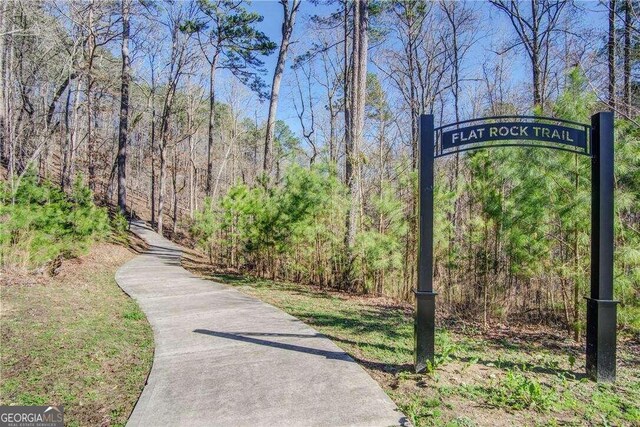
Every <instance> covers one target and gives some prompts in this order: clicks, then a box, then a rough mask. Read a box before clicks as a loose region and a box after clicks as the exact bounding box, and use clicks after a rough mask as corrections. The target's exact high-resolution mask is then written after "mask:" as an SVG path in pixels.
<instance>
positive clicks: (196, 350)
mask: <svg viewBox="0 0 640 427" xmlns="http://www.w3.org/2000/svg"><path fill="white" fill-rule="evenodd" d="M132 231H134V232H135V233H136V234H138V235H139V236H140V237H142V238H143V239H144V240H146V241H147V243H148V244H149V247H150V250H149V251H148V252H147V253H145V254H144V255H140V256H138V257H136V258H134V259H133V260H131V261H129V262H128V263H126V264H125V265H124V266H122V267H121V268H120V269H119V270H118V272H117V273H116V280H117V282H118V284H119V285H120V287H121V288H122V289H123V290H124V291H125V292H126V293H127V294H129V295H130V296H132V297H133V298H134V299H135V300H136V301H137V302H138V304H139V305H140V307H141V308H142V310H143V311H144V312H145V314H146V315H147V318H148V319H149V322H150V323H151V326H152V328H153V332H154V338H155V355H154V361H153V368H152V369H151V374H150V375H149V378H148V380H147V385H146V386H145V388H144V390H143V392H142V394H141V396H140V399H139V401H138V403H137V404H136V407H135V409H134V410H133V413H132V414H131V417H130V418H129V423H128V425H129V426H165V425H171V426H178V425H182V426H212V425H220V426H347V425H349V426H367V427H369V426H389V425H401V424H403V423H406V421H405V417H404V416H403V415H402V414H401V413H400V412H399V410H398V409H397V408H396V406H395V404H394V403H393V402H392V401H391V400H390V399H389V397H387V395H386V394H385V393H384V392H383V391H382V389H381V388H380V387H379V386H378V384H377V383H376V382H375V381H374V380H373V379H372V378H371V377H369V375H368V374H367V373H366V372H365V371H364V370H363V369H362V368H361V367H360V366H359V365H358V364H357V363H355V362H354V361H353V360H352V359H351V358H350V357H349V356H348V355H347V354H345V353H344V352H343V351H342V350H341V349H340V348H338V347H337V346H336V345H335V344H333V342H331V341H330V340H329V339H327V338H325V337H323V336H322V335H320V334H318V333H317V332H316V331H315V330H314V329H312V328H310V327H309V326H307V325H305V324H304V323H302V322H301V321H299V320H298V319H296V318H294V317H292V316H290V315H288V314H286V313H284V312H283V311H281V310H279V309H277V308H275V307H273V306H271V305H268V304H266V303H264V302H261V301H259V300H257V299H255V298H253V297H250V296H247V295H245V294H242V293H240V292H238V291H236V290H234V289H232V288H230V287H228V286H225V285H221V284H218V283H215V282H212V281H208V280H204V279H200V278H198V277H196V276H194V275H193V274H191V273H189V272H188V271H186V270H185V269H183V268H182V267H181V266H180V257H181V251H180V248H179V247H178V246H176V245H174V244H173V243H171V242H170V241H168V240H166V239H164V238H162V237H160V236H159V235H158V234H156V233H154V232H153V231H152V230H151V229H150V228H148V226H146V225H145V224H144V223H142V222H134V223H133V224H132Z"/></svg>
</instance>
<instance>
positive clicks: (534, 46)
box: [531, 0, 544, 110]
mask: <svg viewBox="0 0 640 427" xmlns="http://www.w3.org/2000/svg"><path fill="white" fill-rule="evenodd" d="M538 23H539V21H538V2H537V0H531V32H532V37H531V68H532V71H533V105H534V107H538V108H541V109H543V110H544V105H543V103H544V100H543V96H542V87H541V84H540V74H541V70H540V40H539V35H538V31H539V28H538Z"/></svg>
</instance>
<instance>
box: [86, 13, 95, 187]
mask: <svg viewBox="0 0 640 427" xmlns="http://www.w3.org/2000/svg"><path fill="white" fill-rule="evenodd" d="M93 5H94V0H89V35H88V37H87V76H86V77H87V160H88V163H89V188H90V189H91V191H93V192H95V191H96V166H95V161H96V159H95V157H96V154H95V146H94V143H95V141H94V140H93V134H92V114H93V105H92V99H91V92H92V89H93V75H92V72H93V57H94V54H95V49H96V39H95V35H94V33H93Z"/></svg>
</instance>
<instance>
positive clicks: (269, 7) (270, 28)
mask: <svg viewBox="0 0 640 427" xmlns="http://www.w3.org/2000/svg"><path fill="white" fill-rule="evenodd" d="M577 5H578V6H579V7H580V8H581V9H582V10H583V12H582V13H581V16H580V18H581V19H580V20H579V23H578V25H580V26H582V27H587V28H596V29H598V30H599V31H604V30H606V27H607V14H606V6H605V5H604V4H602V3H601V2H599V1H582V2H578V3H577ZM472 6H473V7H475V9H476V10H477V13H478V16H479V17H480V20H479V21H480V22H479V26H480V28H479V29H478V39H479V40H478V42H477V43H476V44H475V45H474V46H473V48H472V49H471V50H470V51H469V53H468V56H467V59H466V62H465V64H463V68H464V69H465V71H466V72H467V73H469V74H471V75H475V76H479V73H480V69H481V68H480V67H481V65H482V63H484V62H485V61H486V58H487V57H491V56H492V55H495V54H494V53H493V50H494V47H495V46H496V45H497V44H499V43H505V42H508V41H509V40H510V39H511V38H513V37H515V33H514V31H513V28H512V26H511V23H510V22H509V20H508V18H506V16H504V15H503V14H502V13H499V12H498V11H497V9H496V8H495V7H494V6H492V5H491V4H489V3H488V2H487V1H476V2H472ZM249 8H250V9H251V10H253V11H256V12H258V13H260V14H261V15H263V16H264V21H263V22H261V23H260V24H258V28H259V29H260V30H261V31H263V32H264V33H265V34H267V35H268V36H269V37H270V39H271V40H273V41H275V42H276V43H278V44H279V43H280V39H281V33H280V31H281V23H282V6H281V5H280V3H279V2H278V1H276V0H257V1H256V0H254V1H253V2H252V3H251V5H250V6H249ZM333 9H334V6H328V5H322V6H315V5H313V4H312V3H311V2H309V1H303V2H302V4H301V7H300V10H299V12H298V17H297V22H296V28H295V31H294V35H293V40H294V41H295V40H304V39H305V38H306V37H312V36H313V34H308V32H307V29H306V28H305V27H306V22H307V20H308V18H309V16H311V15H316V14H317V15H326V14H328V13H330V11H331V10H333ZM276 58H277V49H276V52H274V53H273V54H272V55H270V56H269V57H267V58H264V59H265V68H266V70H267V74H266V75H265V76H264V79H265V82H266V83H267V85H270V84H271V80H272V78H273V77H272V76H273V70H274V68H275V62H276ZM291 59H292V55H291V54H290V55H289V56H288V58H287V67H286V69H285V76H284V79H283V86H282V89H281V101H280V105H279V110H278V118H279V119H283V120H285V121H286V122H287V123H288V124H289V125H290V126H291V128H292V129H294V131H299V125H298V123H297V122H298V118H297V116H296V115H295V112H294V109H293V103H292V100H291V90H292V84H291V80H292V72H291V70H290V68H289V67H290V64H291ZM510 66H511V70H510V71H511V79H510V83H511V84H512V86H513V87H515V88H518V87H520V86H524V84H525V82H528V81H529V79H530V77H529V75H530V71H529V68H528V66H527V58H526V56H525V53H524V52H519V53H515V52H514V54H513V56H512V61H511V64H510ZM370 69H371V70H372V71H374V70H375V67H374V66H373V64H370ZM223 81H224V80H223ZM480 84H481V83H479V82H478V83H473V82H472V83H468V84H467V87H466V89H467V90H469V91H474V90H477V88H476V87H475V85H480ZM522 89H524V87H522ZM253 106H254V108H255V109H256V111H247V112H246V115H247V116H249V117H254V116H255V115H256V113H257V116H258V119H263V118H264V117H265V116H266V110H267V108H268V106H267V104H266V103H264V104H263V105H259V104H257V103H254V104H253Z"/></svg>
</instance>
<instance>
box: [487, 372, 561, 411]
mask: <svg viewBox="0 0 640 427" xmlns="http://www.w3.org/2000/svg"><path fill="white" fill-rule="evenodd" d="M486 399H487V402H488V403H489V404H491V405H494V406H497V407H501V408H511V409H516V410H522V409H535V410H537V411H541V412H544V411H547V410H549V409H550V408H551V407H552V405H553V402H554V401H555V400H556V395H555V392H554V390H553V389H552V388H550V387H547V386H544V385H542V384H541V383H540V382H539V381H538V380H536V379H535V378H533V377H529V376H526V375H524V374H523V373H521V372H518V371H513V370H509V371H507V374H506V375H505V376H504V378H502V379H501V380H500V381H499V382H498V384H497V385H496V386H493V387H490V388H489V389H488V390H487V395H486Z"/></svg>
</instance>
